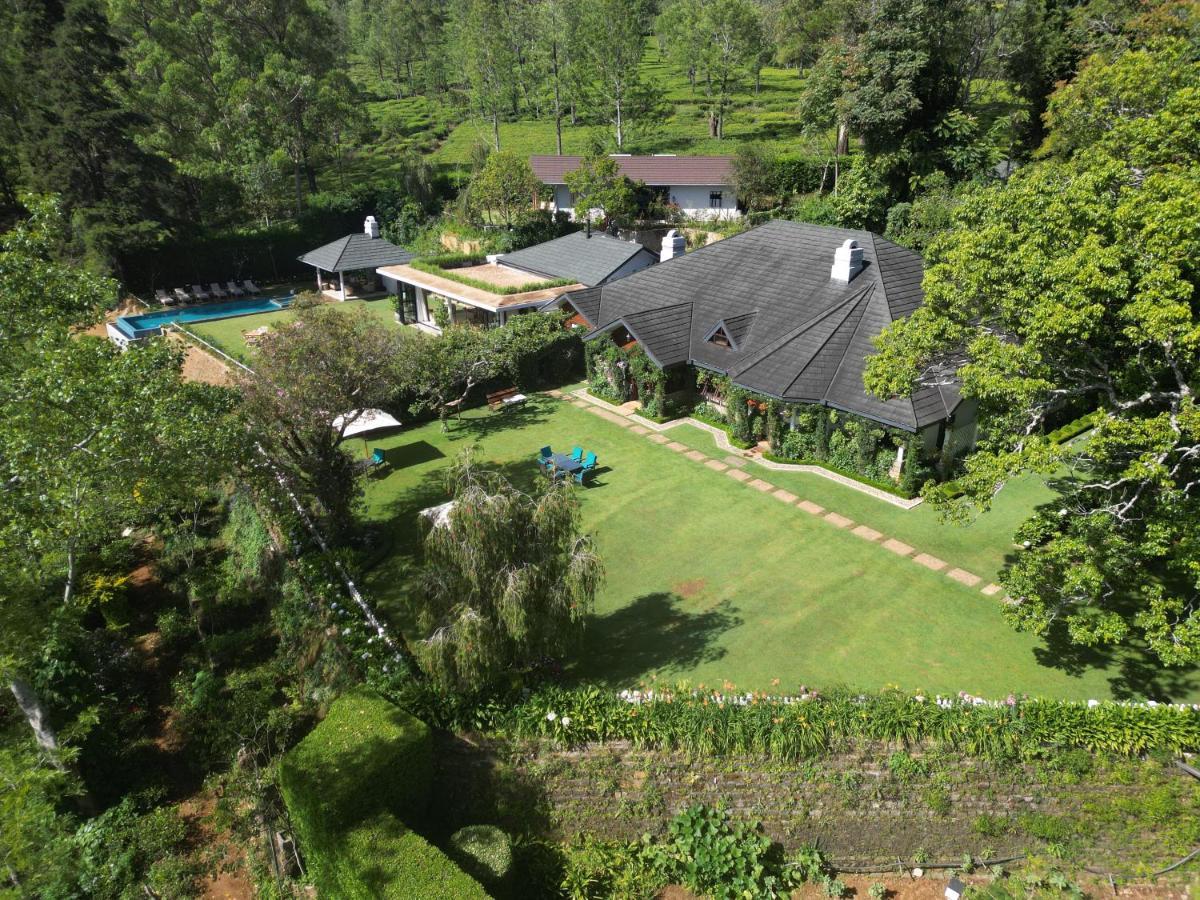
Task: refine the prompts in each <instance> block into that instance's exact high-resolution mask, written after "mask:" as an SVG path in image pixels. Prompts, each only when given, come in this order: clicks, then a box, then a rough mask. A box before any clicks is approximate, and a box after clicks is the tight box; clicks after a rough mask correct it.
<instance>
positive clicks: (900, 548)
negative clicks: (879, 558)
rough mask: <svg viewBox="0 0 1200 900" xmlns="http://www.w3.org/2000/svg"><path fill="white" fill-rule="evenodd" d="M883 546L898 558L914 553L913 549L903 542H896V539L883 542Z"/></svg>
mask: <svg viewBox="0 0 1200 900" xmlns="http://www.w3.org/2000/svg"><path fill="white" fill-rule="evenodd" d="M883 546H885V547H886V548H887V549H889V550H891V551H892V552H893V553H895V554H897V555H898V556H908V554H910V553H912V552H913V548H912V547H910V546H908V544H906V543H904V542H903V541H898V540H896V539H895V538H888V539H887V540H886V541H884V542H883Z"/></svg>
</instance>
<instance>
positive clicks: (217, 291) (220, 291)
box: [208, 281, 229, 300]
mask: <svg viewBox="0 0 1200 900" xmlns="http://www.w3.org/2000/svg"><path fill="white" fill-rule="evenodd" d="M208 292H209V293H210V294H212V295H213V296H214V297H216V298H217V299H218V300H223V299H225V298H226V297H228V296H229V295H228V294H227V293H225V289H224V288H223V287H221V286H220V285H219V284H217V283H216V282H215V281H214V282H213V283H212V284H210V285H209V286H208Z"/></svg>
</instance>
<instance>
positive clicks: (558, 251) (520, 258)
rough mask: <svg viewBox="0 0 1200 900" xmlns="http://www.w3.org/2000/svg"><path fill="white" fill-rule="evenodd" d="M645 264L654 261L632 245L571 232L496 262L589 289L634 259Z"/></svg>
mask: <svg viewBox="0 0 1200 900" xmlns="http://www.w3.org/2000/svg"><path fill="white" fill-rule="evenodd" d="M639 255H641V256H643V257H644V258H645V262H646V264H647V265H648V264H650V263H652V262H654V261H655V260H656V259H657V257H655V255H654V254H653V253H651V252H650V251H649V250H647V249H646V248H645V247H643V246H642V245H641V244H639V243H637V242H636V241H623V240H621V239H620V238H615V237H613V236H611V235H608V234H604V233H603V232H599V231H593V232H591V234H590V236H589V235H588V234H587V233H585V232H583V231H576V232H572V233H571V234H568V235H564V236H563V237H560V238H555V239H554V240H551V241H545V242H544V243H541V244H535V245H534V246H532V247H526V248H525V249H524V250H517V251H515V252H513V253H506V254H504V255H503V256H502V257H500V259H498V260H497V262H499V263H500V264H501V265H505V266H512V267H514V268H517V269H521V270H523V271H525V272H531V273H533V274H534V275H544V276H546V277H547V278H572V279H574V280H575V281H578V282H579V283H580V284H586V285H588V286H589V287H591V286H593V285H597V284H603V283H604V282H605V281H607V280H608V279H609V278H611V277H612V276H613V275H615V274H616V272H617V270H618V269H620V268H621V267H622V266H623V265H625V264H626V263H627V262H629V261H630V260H632V259H633V258H634V257H636V256H639Z"/></svg>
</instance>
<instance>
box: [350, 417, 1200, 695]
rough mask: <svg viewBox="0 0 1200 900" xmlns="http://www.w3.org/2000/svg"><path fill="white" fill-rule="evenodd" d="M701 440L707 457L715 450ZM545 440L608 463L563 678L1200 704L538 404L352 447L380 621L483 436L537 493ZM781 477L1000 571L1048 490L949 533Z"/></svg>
mask: <svg viewBox="0 0 1200 900" xmlns="http://www.w3.org/2000/svg"><path fill="white" fill-rule="evenodd" d="M697 434H699V433H698V432H697ZM701 436H702V437H705V438H706V439H708V440H709V445H708V447H707V448H706V452H707V455H708V456H710V457H716V458H719V456H721V455H723V454H719V453H718V452H717V450H716V448H715V446H714V445H713V444H712V443H711V439H710V438H707V435H701ZM547 443H548V444H550V445H552V446H553V447H555V448H556V449H558V448H561V449H569V448H570V447H571V446H572V445H574V444H580V445H582V446H583V447H584V448H585V449H587V450H594V451H595V452H596V453H597V454H598V456H599V461H600V465H601V469H600V472H599V475H598V477H597V479H596V481H595V483H594V484H593V485H592V486H591V487H589V488H587V489H584V490H582V491H581V496H582V499H583V520H584V524H585V526H586V527H587V528H588V529H589V530H590V531H592V532H594V533H595V535H596V538H597V542H598V545H599V550H600V553H601V556H602V558H603V559H604V561H605V566H606V569H607V582H606V584H605V586H604V588H603V589H602V591H601V593H600V595H599V597H598V598H597V605H596V615H595V617H594V621H593V622H592V623H591V626H590V628H589V631H588V635H587V638H586V643H585V646H584V648H583V649H582V651H581V653H580V654H579V657H578V661H577V662H576V664H575V665H574V666H573V668H572V670H571V674H572V676H575V677H579V678H587V679H597V680H601V681H604V682H606V683H608V684H611V685H613V686H629V685H633V684H636V683H637V682H639V681H642V680H645V679H648V678H650V677H651V676H655V677H657V678H658V679H660V680H669V681H674V680H675V679H679V678H687V679H690V680H691V681H692V682H704V683H705V684H708V685H720V684H722V683H723V682H725V681H729V682H732V683H734V684H736V685H737V686H738V687H739V688H750V689H752V688H762V689H770V688H772V687H773V686H776V679H778V689H780V690H795V689H796V688H798V687H799V686H800V685H802V684H804V685H809V686H818V687H820V686H828V685H832V684H835V683H845V684H850V685H853V686H855V687H861V688H864V689H874V688H880V687H883V686H885V685H889V684H894V685H899V686H901V687H903V688H906V689H913V690H916V689H922V690H926V691H936V692H942V693H951V692H957V691H960V690H965V691H969V692H971V693H974V694H981V695H984V696H991V697H1002V696H1004V695H1005V694H1007V693H1008V692H1009V691H1016V692H1025V693H1029V694H1034V695H1044V696H1055V697H1068V698H1081V699H1082V698H1089V697H1097V698H1100V697H1108V696H1129V695H1131V694H1143V693H1144V694H1148V695H1150V696H1154V697H1157V698H1159V699H1162V698H1164V697H1167V696H1170V697H1172V698H1178V699H1182V698H1185V697H1196V696H1200V690H1198V686H1197V680H1196V678H1195V676H1194V673H1184V674H1181V675H1178V676H1177V677H1174V678H1171V677H1169V676H1164V674H1163V673H1162V672H1160V671H1159V670H1158V667H1157V666H1154V665H1153V664H1152V663H1151V662H1149V661H1148V660H1147V659H1146V658H1145V657H1144V656H1143V655H1142V654H1141V653H1139V652H1136V651H1133V650H1130V651H1123V652H1120V653H1116V654H1111V655H1103V654H1090V655H1088V656H1086V657H1080V656H1079V655H1078V654H1065V653H1064V652H1063V651H1060V650H1056V649H1054V648H1051V647H1048V646H1047V645H1046V644H1045V643H1044V642H1042V641H1040V640H1038V639H1036V638H1034V637H1032V636H1030V635H1025V634H1018V633H1016V632H1014V631H1013V630H1012V629H1011V628H1010V627H1009V626H1008V625H1007V624H1006V623H1005V622H1004V621H1003V619H1002V618H1001V614H1000V609H999V605H998V603H997V602H996V601H995V600H994V599H989V598H987V597H984V596H983V595H982V594H981V593H980V592H979V590H978V588H968V587H965V586H963V585H960V584H958V583H956V582H954V581H951V580H950V579H949V578H947V577H946V576H945V575H944V574H938V573H934V572H931V571H929V570H927V569H924V568H922V567H921V566H919V565H917V564H916V563H914V562H912V561H911V560H909V559H902V558H900V557H898V556H896V555H894V554H892V553H890V552H889V551H887V550H885V549H884V548H883V547H882V546H880V545H879V543H877V542H876V543H871V542H867V541H865V540H863V539H862V538H859V537H856V536H854V535H852V534H850V533H848V531H843V530H840V529H837V528H835V527H834V526H832V525H831V524H829V523H827V522H825V521H823V520H820V519H816V518H814V517H812V516H810V515H808V514H807V513H805V512H803V511H802V510H799V509H798V508H796V507H795V506H794V505H787V504H785V503H783V502H782V501H780V500H778V499H776V498H774V497H773V496H771V495H770V494H765V493H761V492H759V491H756V490H753V489H751V488H749V487H747V486H745V485H743V484H739V483H737V482H735V481H734V480H733V479H732V478H729V477H728V476H726V475H724V474H721V473H718V472H714V471H712V470H710V469H707V468H705V467H704V465H703V464H702V463H700V462H694V461H692V460H690V459H687V458H685V457H684V456H683V455H682V454H680V453H676V452H673V451H671V450H669V449H667V448H666V447H664V446H660V445H658V444H655V443H652V442H650V441H649V440H647V439H646V438H645V437H641V436H638V435H635V434H633V433H632V432H631V431H629V430H628V429H625V428H621V427H619V426H617V425H615V424H613V423H610V422H608V421H605V420H603V419H601V418H599V417H598V416H596V415H594V414H592V413H590V412H587V411H583V410H579V409H576V408H575V407H573V406H571V405H570V404H568V403H565V402H562V401H555V400H551V399H549V398H545V397H536V398H534V399H533V400H531V402H530V403H528V404H527V405H526V406H524V407H522V408H516V409H509V410H503V411H500V412H496V413H491V412H488V411H487V410H472V411H469V412H467V413H464V414H463V417H462V419H461V420H459V421H452V423H451V428H450V432H449V434H446V435H443V434H442V433H441V432H440V430H439V428H438V426H437V424H436V423H433V424H429V425H422V426H419V427H416V428H413V429H410V430H406V431H403V432H401V433H399V434H396V435H393V436H389V437H384V438H381V439H377V440H376V439H371V440H367V441H358V442H355V447H354V450H355V452H356V453H364V452H366V451H367V449H368V448H369V447H374V446H378V447H383V448H385V449H386V450H387V451H388V459H389V462H390V464H391V465H390V467H389V468H388V469H387V470H385V471H383V472H379V473H376V474H374V475H372V476H369V477H368V480H367V482H366V514H367V517H368V519H370V520H371V521H373V522H374V523H376V525H377V527H379V528H380V529H381V530H383V531H384V532H386V533H387V534H388V535H389V536H390V538H391V539H392V545H391V552H390V553H389V554H388V555H387V556H386V558H385V559H384V561H383V562H382V563H380V564H378V565H377V566H376V567H375V568H374V569H373V570H372V571H371V572H370V573H369V575H368V577H367V579H366V585H367V588H368V593H369V595H370V596H371V597H372V598H373V599H374V600H375V601H376V602H377V603H378V604H379V605H380V607H381V608H382V609H384V610H385V612H387V613H388V614H389V615H390V616H392V617H394V618H395V619H396V620H397V621H398V622H400V623H404V622H405V621H406V603H405V598H406V596H407V592H408V588H409V581H410V579H411V577H412V575H413V573H414V571H415V568H414V567H415V564H416V560H417V553H418V549H419V548H418V544H419V533H420V532H419V527H418V518H417V513H418V511H419V510H420V509H422V508H424V507H426V506H430V505H432V504H434V503H438V502H441V501H442V500H443V499H444V498H445V496H446V494H445V485H444V482H443V476H442V471H441V470H442V469H444V467H445V466H446V465H447V464H448V462H449V460H450V458H452V457H453V456H454V455H456V454H457V453H459V452H461V450H462V449H464V448H466V447H468V446H470V445H472V444H478V445H479V456H480V458H481V459H482V460H484V461H485V462H487V463H488V464H490V465H491V466H493V467H494V468H498V469H500V470H502V471H504V472H505V473H506V474H508V476H509V477H510V478H512V479H513V480H514V481H516V482H518V483H532V482H533V481H534V480H535V479H537V478H539V477H541V476H540V475H539V474H538V473H537V471H536V465H535V464H534V462H533V459H534V456H535V455H536V453H537V450H538V448H539V447H541V446H542V445H544V444H547ZM750 471H752V472H753V474H754V475H755V476H756V477H764V480H773V477H775V476H774V473H767V471H766V470H764V469H761V468H759V467H754V468H753V469H750ZM768 474H771V475H772V476H773V477H772V478H767V477H766V476H767V475H768ZM786 478H787V480H786V482H785V481H783V480H780V481H779V483H780V484H783V485H785V486H786V487H787V489H788V490H790V491H791V492H792V493H794V494H796V495H798V496H799V497H802V498H807V499H812V500H813V501H814V502H817V503H820V504H821V505H823V506H827V507H828V508H830V509H833V510H836V511H839V512H842V513H843V514H845V515H847V516H850V517H851V518H855V519H856V520H857V521H862V522H864V523H867V524H869V525H871V526H872V527H874V528H876V529H878V530H880V531H883V532H884V533H885V534H886V535H889V536H896V537H899V538H900V539H901V540H904V541H906V542H908V543H912V544H913V545H914V546H916V547H918V549H921V550H925V551H926V552H929V553H933V554H935V555H939V556H941V557H942V558H944V559H946V561H947V562H949V563H951V564H952V565H959V566H962V567H964V568H970V566H971V565H972V564H976V565H978V564H979V563H981V562H984V561H986V560H993V561H995V562H997V563H998V561H999V560H1001V559H1002V558H1003V556H1004V554H1005V553H1007V552H1008V549H1009V543H1010V535H1009V524H1010V523H1011V522H1015V521H1016V520H1018V519H1019V518H1020V517H1021V516H1022V515H1023V514H1024V513H1025V511H1026V510H1028V509H1029V508H1030V504H1031V503H1034V502H1038V500H1039V499H1040V498H1041V497H1042V496H1044V494H1042V493H1039V491H1044V489H1039V488H1037V486H1036V485H1030V486H1027V487H1025V488H1024V489H1023V491H1018V492H1017V493H1016V494H1014V495H1013V496H1012V498H1011V499H1010V500H1009V501H1006V502H1008V503H1010V504H1011V508H1009V509H1007V510H998V511H997V513H998V514H997V516H996V518H995V519H988V518H987V517H985V518H984V519H983V520H981V521H980V522H978V523H976V524H975V525H974V526H972V527H971V528H970V529H967V530H966V531H965V532H964V534H966V535H969V536H967V537H962V538H958V539H956V538H954V537H952V535H953V534H954V532H953V531H952V529H953V526H950V525H940V524H938V523H936V522H935V521H934V520H933V518H932V517H931V516H930V515H929V514H928V513H927V512H924V513H919V512H918V513H914V512H905V511H903V510H899V509H896V508H895V507H891V506H890V505H888V504H884V503H883V502H881V501H878V500H874V499H872V498H869V497H865V496H863V495H859V494H857V492H855V491H852V490H851V489H849V488H844V487H841V486H839V485H837V484H834V483H833V482H829V481H827V480H825V479H822V478H820V477H819V476H810V475H789V476H786ZM989 515H992V514H989ZM906 516H912V517H913V518H912V523H911V524H908V523H905V521H904V517H906ZM972 548H974V549H972ZM957 551H961V552H957ZM980 574H982V573H980Z"/></svg>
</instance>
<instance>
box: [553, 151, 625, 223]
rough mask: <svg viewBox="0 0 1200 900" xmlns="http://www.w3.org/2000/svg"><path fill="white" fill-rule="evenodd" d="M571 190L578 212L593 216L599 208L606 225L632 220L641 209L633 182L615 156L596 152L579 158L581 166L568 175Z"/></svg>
mask: <svg viewBox="0 0 1200 900" xmlns="http://www.w3.org/2000/svg"><path fill="white" fill-rule="evenodd" d="M565 180H566V183H567V190H569V191H570V192H571V198H572V202H573V203H574V204H575V215H576V216H580V215H582V216H583V217H584V218H586V219H588V220H589V221H590V220H591V217H592V214H593V213H594V212H596V211H597V210H598V211H599V212H600V215H601V217H602V221H603V226H604V227H605V228H608V227H609V226H610V225H611V224H612V223H614V222H617V223H620V222H629V221H630V220H631V219H632V218H633V217H634V215H635V213H636V211H637V193H636V191H635V190H634V185H633V183H632V182H631V181H630V180H629V179H628V178H627V177H626V176H624V175H622V174H621V167H620V166H619V165H617V161H616V160H615V159H613V158H612V157H611V156H606V155H604V154H593V155H590V156H585V157H584V158H583V159H581V160H580V161H579V168H578V169H576V170H575V171H573V172H568V173H567V174H566V176H565Z"/></svg>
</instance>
